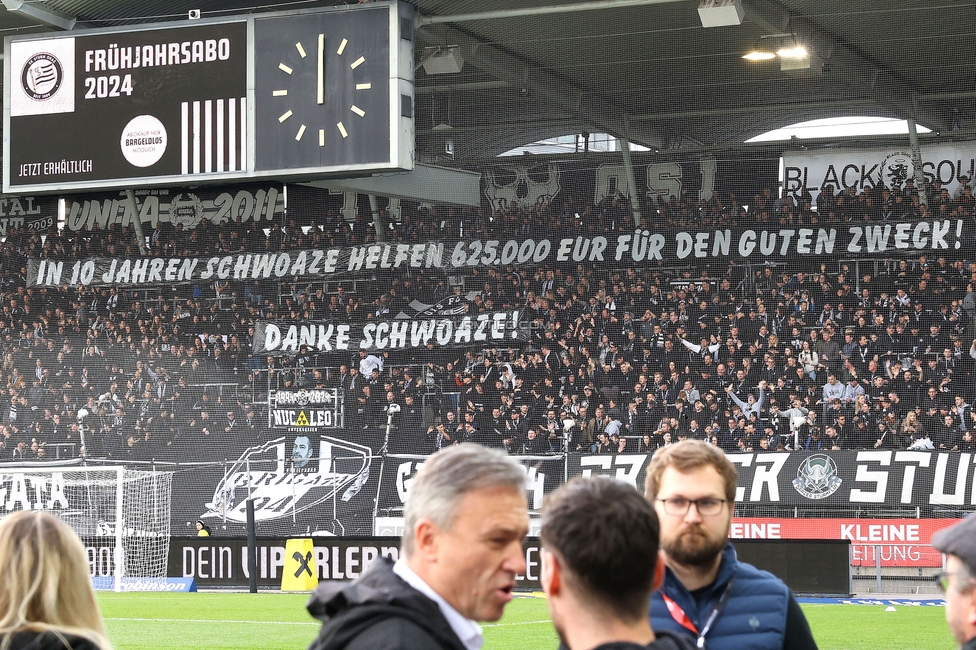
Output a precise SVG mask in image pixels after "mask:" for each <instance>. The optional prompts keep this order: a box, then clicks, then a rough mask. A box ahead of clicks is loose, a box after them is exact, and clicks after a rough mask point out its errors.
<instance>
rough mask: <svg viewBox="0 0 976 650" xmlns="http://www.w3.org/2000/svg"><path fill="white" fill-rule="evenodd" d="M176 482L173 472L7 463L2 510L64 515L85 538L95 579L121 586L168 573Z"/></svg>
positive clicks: (0, 476)
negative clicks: (174, 482) (171, 505)
mask: <svg viewBox="0 0 976 650" xmlns="http://www.w3.org/2000/svg"><path fill="white" fill-rule="evenodd" d="M172 486H173V474H172V472H159V471H140V470H132V469H127V468H125V467H122V466H98V467H81V466H67V465H51V464H49V463H45V464H43V465H41V464H30V465H27V464H25V465H18V466H10V465H0V515H6V514H9V513H11V512H14V511H17V510H43V511H47V512H50V513H51V514H53V515H55V516H57V517H58V518H60V519H61V520H62V521H64V522H65V523H67V524H68V525H69V526H70V527H71V528H72V530H74V531H75V533H77V535H78V537H80V538H81V540H82V542H83V543H84V545H85V550H86V554H87V555H88V560H89V569H90V571H91V574H92V578H93V579H94V580H99V579H101V580H102V581H103V582H104V581H105V580H106V579H108V578H110V579H111V584H112V587H113V589H114V590H115V591H122V590H123V584H124V579H126V578H132V579H136V580H138V581H140V582H141V581H154V580H157V579H158V580H165V578H166V577H167V576H166V569H167V561H168V556H169V537H170V500H171V496H172ZM106 551H108V552H107V553H106ZM106 586H107V585H106Z"/></svg>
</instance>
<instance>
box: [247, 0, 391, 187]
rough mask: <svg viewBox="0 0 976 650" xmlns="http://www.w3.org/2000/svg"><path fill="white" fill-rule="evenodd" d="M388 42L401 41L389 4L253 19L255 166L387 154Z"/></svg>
mask: <svg viewBox="0 0 976 650" xmlns="http://www.w3.org/2000/svg"><path fill="white" fill-rule="evenodd" d="M394 24H395V23H394ZM391 45H392V46H393V47H398V45H399V44H398V39H397V34H396V30H393V29H391V20H390V10H389V6H388V5H386V4H378V5H377V7H376V9H375V10H373V11H369V10H363V9H359V8H357V10H354V11H349V10H336V11H329V12H320V13H309V14H300V15H296V16H292V17H289V18H288V19H285V20H283V19H281V18H278V19H276V20H274V21H271V20H268V21H263V20H261V19H256V20H255V122H256V125H255V126H256V129H255V131H256V132H255V139H256V154H257V156H256V166H257V167H258V169H259V170H260V169H261V168H262V167H265V166H266V167H267V168H279V169H280V168H286V169H294V170H302V169H307V170H310V172H314V170H315V169H322V168H330V169H334V168H337V167H338V168H342V167H347V168H350V169H351V168H353V167H357V166H363V165H369V164H371V163H374V162H383V161H389V159H390V151H391V146H390V145H391V139H392V138H395V137H397V133H396V131H397V129H396V128H395V127H394V126H393V122H394V121H392V120H391V114H392V113H393V110H392V108H391V106H396V104H395V103H394V102H391V96H392V95H391V83H392V82H391V79H394V80H395V78H396V74H395V73H394V74H391V56H390V48H391ZM393 91H394V92H395V91H396V89H395V88H393ZM394 99H397V98H394ZM393 117H395V118H397V119H399V117H400V116H399V111H397V114H396V115H394V116H393Z"/></svg>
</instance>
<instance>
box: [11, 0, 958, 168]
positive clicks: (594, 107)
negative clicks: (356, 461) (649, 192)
mask: <svg viewBox="0 0 976 650" xmlns="http://www.w3.org/2000/svg"><path fill="white" fill-rule="evenodd" d="M2 3H3V6H4V8H3V9H0V30H2V33H3V34H4V35H14V34H22V33H30V32H36V31H51V30H61V29H70V28H73V29H82V28H85V27H105V26H117V25H121V24H131V23H145V22H157V21H167V20H176V19H182V18H185V17H186V15H187V11H188V10H190V9H200V10H201V11H202V13H203V16H204V17H205V18H206V17H216V16H227V15H234V14H241V13H247V12H252V11H267V10H276V9H297V8H307V7H316V6H328V5H334V4H344V3H339V2H303V1H295V0H292V1H291V2H273V1H270V0H263V1H262V0H43V1H41V0H38V1H35V2H23V1H22V0H2ZM411 4H413V5H414V6H415V7H416V8H417V9H418V10H419V12H420V14H421V15H422V19H421V22H422V23H424V24H423V25H422V26H421V27H420V29H419V32H418V34H417V40H416V45H417V48H416V56H417V59H418V61H417V62H418V70H417V84H416V89H417V117H418V122H417V127H418V147H420V150H421V157H422V158H423V154H424V152H425V149H429V148H430V146H431V144H430V143H432V142H435V141H436V140H437V138H438V137H443V136H444V133H445V132H447V133H449V134H450V136H451V137H452V138H453V140H454V146H455V151H456V155H457V158H458V159H460V160H477V159H482V160H483V159H486V158H491V157H493V156H495V155H497V154H498V153H501V152H503V151H506V150H508V149H511V148H513V147H516V146H518V145H523V144H527V143H530V142H534V141H536V140H540V139H544V138H549V137H554V136H559V135H566V134H570V133H580V132H583V131H589V132H606V133H610V134H613V135H621V136H625V137H629V139H630V140H631V141H632V142H634V143H638V144H641V145H644V146H646V147H649V148H651V149H659V150H661V151H675V150H677V151H687V152H689V153H691V152H695V151H710V150H721V149H723V148H735V147H742V146H752V145H742V143H743V142H744V141H745V140H747V139H748V138H751V137H753V136H756V135H758V134H760V133H763V132H766V131H769V130H771V129H774V128H777V127H781V126H786V125H788V124H793V123H796V122H801V121H805V120H812V119H818V118H828V117H838V116H845V115H866V116H879V117H899V118H908V117H914V118H915V119H916V120H917V122H918V123H919V124H922V125H925V126H927V127H929V128H931V129H933V131H935V132H936V133H935V134H933V136H929V137H938V136H939V134H940V133H941V136H942V137H945V136H946V135H949V132H950V131H958V132H959V133H958V135H960V136H968V137H971V136H972V135H973V133H972V132H971V131H969V129H970V128H972V126H971V125H970V122H971V120H972V118H973V116H974V115H976V90H974V89H973V87H972V86H973V71H972V68H973V61H974V60H976V40H974V39H973V38H972V34H973V33H974V31H976V29H974V28H976V12H974V9H973V4H972V3H961V2H954V1H951V0H936V1H933V2H925V3H922V2H918V0H860V1H859V2H851V1H850V0H742V5H743V7H744V9H745V17H744V19H743V21H742V24H741V25H736V26H727V27H712V28H704V27H702V23H701V21H700V19H699V14H698V4H699V3H698V0H596V1H593V0H493V1H492V2H490V3H486V2H484V0H414V1H413V2H412V3H411ZM569 6H576V10H573V11H568V12H565V13H551V12H552V11H553V8H558V7H569ZM505 12H511V13H513V14H515V15H511V16H508V17H506V15H505ZM533 12H546V13H540V14H538V15H531V14H532V13H533ZM484 14H490V15H487V16H486V15H484ZM526 14H529V15H526ZM791 43H795V44H798V45H802V46H804V47H805V48H806V49H807V50H808V51H809V52H810V53H811V56H810V66H809V67H808V68H803V69H798V70H781V69H780V67H781V62H780V61H779V60H777V59H773V60H770V61H764V62H750V61H747V60H744V59H743V58H742V56H743V54H745V53H746V52H748V51H749V50H751V49H753V48H754V47H756V46H772V47H777V46H783V45H784V44H785V45H789V44H791ZM451 45H455V46H459V48H460V53H461V55H462V56H463V58H464V66H463V68H462V69H461V71H460V72H459V73H454V74H434V75H430V74H427V73H426V72H425V70H424V68H423V66H422V65H421V64H422V63H423V62H424V61H425V60H426V58H427V57H428V56H429V55H430V54H431V53H432V52H434V51H435V50H432V49H428V48H438V47H441V48H443V47H446V46H451ZM444 125H448V126H450V127H451V128H450V129H449V130H448V129H445V128H444ZM435 126H440V127H441V129H440V130H438V131H435V130H434V129H433V127H435ZM438 134H440V136H438ZM901 137H902V138H903V137H904V136H901ZM766 146H769V145H766Z"/></svg>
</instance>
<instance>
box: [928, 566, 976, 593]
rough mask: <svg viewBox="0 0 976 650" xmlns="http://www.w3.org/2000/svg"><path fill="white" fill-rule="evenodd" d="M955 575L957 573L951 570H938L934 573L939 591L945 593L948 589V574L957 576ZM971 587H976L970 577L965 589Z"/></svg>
mask: <svg viewBox="0 0 976 650" xmlns="http://www.w3.org/2000/svg"><path fill="white" fill-rule="evenodd" d="M957 575H959V573H954V572H952V571H940V572H939V573H936V574H935V576H934V577H935V584H936V586H937V587H938V588H939V591H941V592H942V593H946V592H947V591H949V576H957ZM973 587H976V582H974V581H973V579H972V578H970V579H969V584H968V585H967V589H972V588H973Z"/></svg>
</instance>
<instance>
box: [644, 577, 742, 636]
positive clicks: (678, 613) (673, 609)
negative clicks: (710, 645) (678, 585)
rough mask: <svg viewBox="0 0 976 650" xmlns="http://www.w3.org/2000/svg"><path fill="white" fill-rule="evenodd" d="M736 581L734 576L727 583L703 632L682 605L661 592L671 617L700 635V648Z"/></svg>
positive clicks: (706, 620) (706, 621)
mask: <svg viewBox="0 0 976 650" xmlns="http://www.w3.org/2000/svg"><path fill="white" fill-rule="evenodd" d="M734 582H735V579H734V578H733V579H732V580H729V583H728V584H727V585H725V590H724V591H723V592H722V595H721V596H719V599H718V602H716V603H715V605H714V606H712V611H711V612H709V614H708V618H706V619H705V627H703V628H702V629H701V632H699V631H698V628H697V627H695V624H694V623H692V622H691V619H690V618H688V615H687V614H685V610H683V609H681V605H679V604H678V603H676V602H674V600H672V599H671V598H670V597H669V596H668V595H667V594H666V593H664V592H663V591H662V592H661V597H662V598H664V604H665V605H667V606H668V613H669V614H671V618H673V619H674V620H675V622H676V623H677V624H678V625H680V626H681V627H683V628H685V629H687V630H688V631H689V632H691V633H692V634H696V635H697V636H698V642H697V644H696V645H697V646H698V648H699V650H701V649H703V648H704V647H705V635H706V634H708V632H709V630H711V629H712V625H714V624H715V621H717V620H718V615H719V614H721V613H722V608H723V607H725V601H726V600H728V597H729V594H730V593H731V592H732V584H733V583H734Z"/></svg>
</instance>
